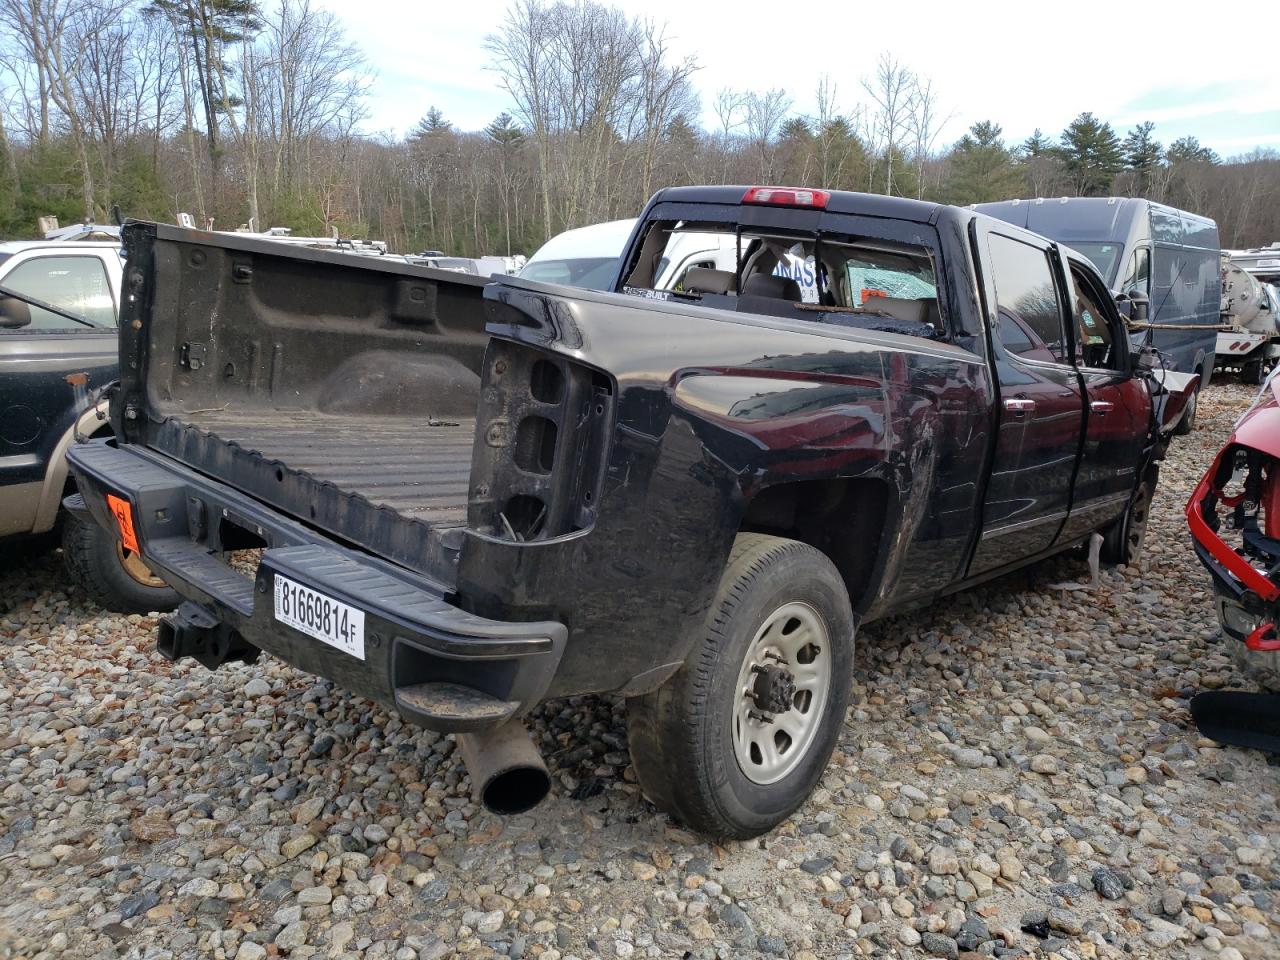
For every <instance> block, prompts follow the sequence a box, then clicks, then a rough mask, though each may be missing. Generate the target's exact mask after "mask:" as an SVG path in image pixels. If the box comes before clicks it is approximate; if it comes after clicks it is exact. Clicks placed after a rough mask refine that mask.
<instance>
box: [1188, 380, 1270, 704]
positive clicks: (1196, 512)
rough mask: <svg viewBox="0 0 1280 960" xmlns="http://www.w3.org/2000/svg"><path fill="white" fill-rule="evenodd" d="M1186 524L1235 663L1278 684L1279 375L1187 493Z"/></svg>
mask: <svg viewBox="0 0 1280 960" xmlns="http://www.w3.org/2000/svg"><path fill="white" fill-rule="evenodd" d="M1224 521H1225V522H1224ZM1187 523H1188V524H1189V525H1190V527H1191V535H1192V537H1193V540H1194V544H1195V549H1196V554H1197V556H1199V557H1200V561H1201V562H1202V563H1203V564H1204V565H1205V567H1207V568H1208V570H1209V573H1210V574H1212V576H1213V584H1214V589H1215V591H1216V593H1217V595H1218V599H1217V606H1218V620H1219V622H1220V623H1221V624H1222V629H1223V630H1224V631H1225V633H1226V634H1227V636H1228V637H1230V638H1231V639H1232V640H1233V641H1236V643H1235V644H1234V646H1235V651H1234V655H1235V659H1236V661H1237V664H1238V665H1239V666H1240V668H1241V670H1242V672H1244V674H1245V675H1246V676H1248V677H1250V678H1251V679H1253V680H1256V681H1257V682H1259V683H1260V684H1261V685H1262V686H1264V687H1267V688H1270V689H1272V690H1276V691H1280V629H1278V625H1280V377H1272V378H1270V379H1269V380H1268V382H1267V384H1266V386H1265V387H1263V389H1262V392H1261V393H1260V394H1259V395H1258V399H1257V400H1256V401H1255V402H1254V404H1253V406H1252V407H1250V408H1249V410H1248V411H1247V412H1246V413H1245V414H1244V416H1242V417H1241V418H1240V419H1239V420H1238V421H1237V422H1236V425H1235V430H1234V431H1233V432H1232V434H1231V438H1230V439H1229V440H1228V441H1227V444H1226V446H1224V447H1223V448H1222V450H1221V451H1220V452H1219V453H1218V456H1217V458H1216V459H1215V460H1214V462H1213V464H1212V465H1211V466H1210V467H1209V470H1208V472H1206V473H1205V475H1204V477H1203V478H1202V479H1201V480H1200V483H1199V485H1198V486H1197V487H1196V489H1195V493H1193V494H1192V495H1191V500H1190V502H1188V504H1187Z"/></svg>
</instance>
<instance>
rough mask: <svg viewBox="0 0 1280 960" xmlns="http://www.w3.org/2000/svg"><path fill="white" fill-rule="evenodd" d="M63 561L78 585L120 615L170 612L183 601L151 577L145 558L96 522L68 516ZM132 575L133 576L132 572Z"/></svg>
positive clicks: (167, 587)
mask: <svg viewBox="0 0 1280 960" xmlns="http://www.w3.org/2000/svg"><path fill="white" fill-rule="evenodd" d="M62 559H63V563H65V564H66V568H67V573H68V574H69V575H70V577H71V580H72V581H73V582H74V583H77V584H79V585H80V586H81V587H83V588H84V589H85V591H86V592H87V593H88V594H89V596H90V597H92V598H93V600H94V601H95V602H96V603H98V604H100V605H102V606H103V607H106V608H107V609H108V610H112V611H114V612H116V613H151V612H153V611H160V612H164V611H168V610H172V609H173V608H174V607H176V606H177V605H178V603H179V602H180V600H181V598H180V597H179V596H178V594H177V593H175V592H174V590H173V588H172V587H170V586H169V585H168V584H167V583H165V582H164V581H163V580H160V579H159V578H157V577H155V575H154V574H151V572H150V570H147V569H146V567H145V565H143V564H141V558H135V557H133V556H132V554H130V553H129V552H128V551H126V550H125V549H124V547H123V545H121V544H120V541H119V540H117V539H116V537H115V536H113V535H112V534H111V533H110V532H108V531H107V530H104V529H103V528H102V527H100V526H98V525H97V524H96V523H94V522H93V521H92V520H81V519H79V518H78V517H74V516H68V517H67V518H66V521H65V522H64V524H63V527H62ZM131 571H132V572H131Z"/></svg>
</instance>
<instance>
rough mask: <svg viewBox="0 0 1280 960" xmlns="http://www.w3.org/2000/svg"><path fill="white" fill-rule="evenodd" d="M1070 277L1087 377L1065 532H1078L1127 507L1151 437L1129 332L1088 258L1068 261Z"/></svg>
mask: <svg viewBox="0 0 1280 960" xmlns="http://www.w3.org/2000/svg"><path fill="white" fill-rule="evenodd" d="M1063 266H1065V267H1066V268H1067V270H1066V271H1065V272H1066V273H1067V274H1068V275H1069V276H1070V278H1071V288H1072V289H1071V315H1072V322H1073V324H1074V326H1075V336H1074V338H1073V339H1074V342H1075V363H1076V368H1077V369H1078V370H1079V371H1080V378H1081V381H1082V383H1083V384H1084V390H1085V399H1086V400H1087V401H1088V403H1087V406H1086V409H1085V431H1084V447H1083V450H1082V451H1081V455H1080V469H1079V472H1078V473H1077V476H1076V491H1075V502H1074V504H1073V505H1072V507H1071V518H1070V519H1069V520H1068V521H1067V526H1066V528H1065V529H1064V530H1063V532H1062V536H1063V537H1064V538H1070V539H1077V538H1079V537H1083V536H1086V535H1087V534H1089V533H1090V532H1092V531H1094V530H1099V529H1101V528H1102V527H1104V526H1106V525H1107V524H1108V523H1109V522H1110V521H1112V520H1115V519H1117V518H1118V517H1119V516H1120V515H1121V514H1122V513H1124V510H1125V507H1126V505H1127V504H1128V501H1129V494H1130V493H1131V492H1132V491H1133V488H1134V486H1135V484H1136V482H1137V474H1136V471H1137V468H1138V464H1139V461H1140V460H1141V458H1142V448H1143V446H1144V444H1145V443H1146V436H1147V429H1148V425H1149V420H1150V417H1151V397H1150V394H1149V393H1148V392H1147V388H1146V385H1145V384H1143V383H1142V382H1141V381H1140V380H1136V379H1134V378H1133V377H1132V376H1130V375H1129V358H1128V354H1127V351H1128V337H1127V335H1126V332H1125V330H1124V328H1123V325H1122V324H1121V322H1120V318H1119V316H1118V315H1117V314H1116V313H1115V311H1114V310H1113V309H1109V308H1110V297H1109V295H1108V293H1107V291H1106V288H1105V287H1103V285H1102V284H1101V283H1100V282H1099V280H1098V278H1097V276H1096V275H1094V274H1093V272H1092V271H1090V270H1089V269H1087V268H1085V267H1084V266H1083V265H1081V264H1079V263H1076V262H1071V261H1067V262H1066V263H1064V264H1063Z"/></svg>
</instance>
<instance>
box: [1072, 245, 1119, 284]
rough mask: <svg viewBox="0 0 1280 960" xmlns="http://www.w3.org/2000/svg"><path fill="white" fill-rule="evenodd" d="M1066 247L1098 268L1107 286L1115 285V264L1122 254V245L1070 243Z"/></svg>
mask: <svg viewBox="0 0 1280 960" xmlns="http://www.w3.org/2000/svg"><path fill="white" fill-rule="evenodd" d="M1067 246H1069V247H1070V248H1071V249H1072V250H1079V251H1080V252H1081V253H1083V254H1084V255H1085V256H1086V257H1088V258H1089V259H1090V260H1092V261H1093V265H1094V266H1095V267H1097V268H1098V272H1099V273H1100V274H1102V277H1103V279H1104V280H1106V281H1107V286H1111V285H1112V284H1114V283H1115V278H1116V263H1117V262H1118V261H1119V260H1120V254H1121V253H1123V252H1124V246H1123V245H1122V244H1119V243H1093V242H1083V241H1079V242H1078V241H1071V242H1070V243H1068V244H1067Z"/></svg>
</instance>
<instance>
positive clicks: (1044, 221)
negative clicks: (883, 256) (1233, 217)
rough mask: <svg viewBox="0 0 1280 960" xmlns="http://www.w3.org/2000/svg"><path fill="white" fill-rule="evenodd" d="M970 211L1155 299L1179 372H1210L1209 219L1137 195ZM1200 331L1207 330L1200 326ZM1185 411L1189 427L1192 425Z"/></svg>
mask: <svg viewBox="0 0 1280 960" xmlns="http://www.w3.org/2000/svg"><path fill="white" fill-rule="evenodd" d="M973 209H974V210H977V211H979V212H980V213H985V214H986V215H987V216H990V217H997V218H999V219H1001V220H1004V221H1006V222H1008V223H1012V224H1014V225H1015V226H1019V227H1024V228H1026V229H1027V230H1031V231H1032V232H1034V233H1038V234H1040V235H1041V236H1045V237H1048V238H1049V239H1051V240H1057V241H1058V242H1059V243H1063V244H1066V245H1067V246H1069V247H1072V248H1073V249H1075V250H1078V251H1079V252H1080V253H1083V254H1084V255H1085V256H1086V257H1088V258H1089V259H1090V260H1092V261H1093V263H1094V266H1096V267H1097V268H1098V271H1099V272H1100V273H1101V274H1102V276H1103V278H1104V279H1105V280H1106V281H1107V286H1109V287H1110V288H1111V289H1112V290H1113V291H1114V292H1115V293H1117V294H1122V295H1124V296H1127V297H1132V296H1133V295H1135V294H1140V295H1142V296H1145V297H1147V299H1148V300H1149V301H1150V308H1149V318H1150V321H1151V322H1152V323H1154V324H1162V325H1165V324H1168V325H1177V326H1190V327H1192V329H1189V330H1178V329H1163V330H1162V329H1157V330H1155V331H1154V343H1155V346H1156V347H1157V348H1158V349H1159V350H1160V352H1161V354H1162V355H1163V356H1164V358H1165V360H1166V362H1167V363H1169V365H1170V366H1172V367H1173V369H1175V370H1177V371H1179V372H1181V373H1192V372H1195V373H1198V374H1199V375H1200V378H1201V385H1202V386H1203V385H1206V384H1208V382H1209V377H1210V376H1211V375H1212V373H1213V358H1214V349H1215V347H1216V345H1217V330H1216V328H1217V325H1218V322H1219V308H1220V306H1221V299H1222V274H1221V246H1220V245H1219V242H1218V225H1217V224H1216V223H1214V222H1213V221H1212V220H1210V219H1208V218H1207V217H1201V216H1198V215H1196V214H1194V213H1187V212H1186V211H1185V210H1175V209H1174V208H1173V207H1167V206H1165V205H1164V204H1162V203H1154V202H1152V201H1150V200H1143V199H1140V198H1133V197H1128V198H1126V197H1060V198H1053V199H1044V198H1040V199H1036V200H1003V201H1000V202H998V203H978V204H974V205H973ZM1197 327H1202V328H1203V329H1195V328H1197ZM1194 416H1195V408H1194V406H1191V407H1189V408H1188V410H1187V421H1186V423H1185V425H1186V426H1187V427H1188V428H1189V427H1190V426H1191V425H1192V424H1193V422H1194Z"/></svg>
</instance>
